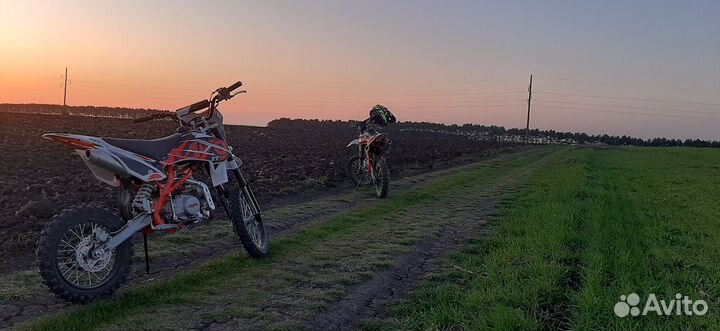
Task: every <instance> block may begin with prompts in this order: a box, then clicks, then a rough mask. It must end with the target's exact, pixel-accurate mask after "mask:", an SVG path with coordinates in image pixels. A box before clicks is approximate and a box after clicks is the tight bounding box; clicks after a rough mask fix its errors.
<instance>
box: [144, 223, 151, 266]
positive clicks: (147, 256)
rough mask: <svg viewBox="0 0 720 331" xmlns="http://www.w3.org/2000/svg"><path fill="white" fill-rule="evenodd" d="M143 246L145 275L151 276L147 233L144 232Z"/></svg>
mask: <svg viewBox="0 0 720 331" xmlns="http://www.w3.org/2000/svg"><path fill="white" fill-rule="evenodd" d="M143 244H144V246H145V273H146V274H150V255H148V245H147V233H145V232H143Z"/></svg>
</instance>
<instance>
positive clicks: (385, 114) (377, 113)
mask: <svg viewBox="0 0 720 331" xmlns="http://www.w3.org/2000/svg"><path fill="white" fill-rule="evenodd" d="M370 119H371V120H372V121H373V122H375V123H377V124H379V125H382V126H386V125H388V124H392V123H395V121H396V120H395V115H393V113H391V112H390V110H389V109H387V107H385V106H383V105H375V106H374V107H372V109H371V110H370Z"/></svg>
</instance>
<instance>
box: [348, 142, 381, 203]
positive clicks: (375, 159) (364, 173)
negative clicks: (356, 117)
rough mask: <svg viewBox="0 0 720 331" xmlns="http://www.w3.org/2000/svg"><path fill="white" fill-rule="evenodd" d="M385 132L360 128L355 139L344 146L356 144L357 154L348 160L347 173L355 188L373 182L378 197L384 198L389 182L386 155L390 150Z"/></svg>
mask: <svg viewBox="0 0 720 331" xmlns="http://www.w3.org/2000/svg"><path fill="white" fill-rule="evenodd" d="M390 143H391V141H390V138H388V136H387V133H379V132H376V131H375V130H362V129H361V130H360V135H359V137H358V138H357V139H355V140H353V141H351V142H350V143H349V144H348V145H347V146H346V147H351V146H357V149H358V155H356V156H353V157H351V158H350V160H348V163H347V173H348V177H350V180H351V181H352V183H353V184H354V185H355V188H358V187H360V185H368V184H373V186H375V192H376V195H377V197H378V198H386V197H387V194H388V186H389V184H390V169H389V168H388V164H387V159H386V155H387V153H388V152H389V150H390Z"/></svg>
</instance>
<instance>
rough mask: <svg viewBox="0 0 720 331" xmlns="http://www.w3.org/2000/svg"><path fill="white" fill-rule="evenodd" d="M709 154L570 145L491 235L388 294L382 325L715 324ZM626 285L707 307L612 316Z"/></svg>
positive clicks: (717, 190)
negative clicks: (414, 286)
mask: <svg viewBox="0 0 720 331" xmlns="http://www.w3.org/2000/svg"><path fill="white" fill-rule="evenodd" d="M719 163H720V153H718V152H717V151H713V150H707V149H681V148H671V149H659V148H656V149H640V148H627V149H610V150H595V149H578V150H574V151H572V152H571V153H568V154H567V155H566V156H565V157H563V158H562V159H560V160H558V162H555V163H554V164H552V166H549V167H547V168H545V169H544V170H543V171H541V172H538V173H536V175H535V176H534V177H533V179H532V180H531V183H530V189H529V190H526V191H525V192H524V193H523V194H519V195H518V196H517V200H516V201H515V203H514V204H513V206H512V207H511V208H509V209H507V210H506V212H505V213H504V215H503V216H502V217H501V220H500V221H498V222H496V229H495V231H494V234H493V236H492V237H491V238H490V239H489V240H484V241H477V242H473V243H471V244H469V245H467V246H466V247H465V248H464V249H463V250H462V251H461V252H459V253H457V254H454V255H453V256H452V257H450V258H448V259H447V260H446V261H445V263H446V264H447V265H453V266H457V268H451V270H453V271H451V272H447V273H443V274H439V275H434V276H433V277H428V278H427V279H426V280H425V281H424V282H423V284H422V285H421V286H420V288H419V289H418V290H416V291H415V292H414V293H413V294H412V295H411V298H410V299H408V300H407V301H405V302H402V303H400V304H397V305H395V306H394V307H393V308H392V312H393V314H394V315H395V316H396V318H397V319H398V320H397V321H395V322H394V324H391V326H388V325H385V327H388V328H391V329H395V328H404V329H423V330H424V329H467V330H481V329H503V330H539V329H544V330H556V329H572V330H709V329H718V328H720V313H719V311H718V304H719V303H720V302H719V300H718V294H720V283H719V281H718V279H719V278H720V267H719V264H718V261H720V242H719V241H718V235H719V234H720V231H718V230H719V226H718V225H720V219H719V216H720V215H719V214H720V213H719V212H718V208H717V201H716V199H717V196H718V194H720V171H719V170H718V167H719V166H720V164H719ZM633 292H634V293H637V294H639V295H640V297H641V303H640V309H642V308H643V307H644V303H645V300H644V298H647V295H648V294H650V293H654V294H655V295H656V296H657V297H658V298H664V299H665V300H667V301H669V300H672V299H674V297H675V295H676V293H681V294H682V295H687V296H689V297H690V298H691V299H693V300H697V299H703V300H706V301H707V303H708V305H709V310H708V312H707V314H706V315H704V316H677V315H675V316H658V315H657V314H656V313H652V312H651V313H650V314H648V315H647V316H638V317H630V316H628V317H624V318H619V317H617V316H615V314H614V312H613V307H614V305H615V304H616V303H617V302H618V301H619V300H620V296H621V295H627V294H630V293H633ZM385 322H388V321H385ZM372 328H382V327H381V325H379V324H375V325H374V326H373V327H372Z"/></svg>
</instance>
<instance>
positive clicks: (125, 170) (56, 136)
mask: <svg viewBox="0 0 720 331" xmlns="http://www.w3.org/2000/svg"><path fill="white" fill-rule="evenodd" d="M42 137H43V139H47V140H50V141H55V142H59V143H62V144H64V145H66V146H67V147H69V148H71V149H73V150H75V152H76V153H77V154H78V155H80V158H81V159H82V160H83V162H85V165H87V167H88V168H90V171H92V173H93V175H95V177H96V178H97V179H99V180H100V181H102V182H104V183H106V184H108V185H111V186H115V187H117V186H120V180H119V178H127V177H135V178H137V179H139V180H141V181H143V182H149V181H155V180H163V179H165V178H166V177H167V176H166V175H165V173H163V172H162V171H160V170H159V169H158V167H156V166H155V165H154V163H155V161H154V160H152V159H150V158H148V157H146V156H143V155H139V154H135V153H132V152H129V151H126V150H124V149H121V148H118V147H115V146H112V145H110V144H108V143H106V142H105V141H104V140H102V139H101V138H98V137H91V136H83V135H76V134H69V133H46V134H44V135H42ZM93 153H96V154H99V155H102V156H103V157H104V158H105V159H107V160H110V161H112V162H117V164H118V165H119V167H118V168H120V169H122V170H113V169H109V168H106V167H103V166H101V165H99V164H97V163H93V162H92V161H91V160H90V156H91V154H93Z"/></svg>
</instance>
